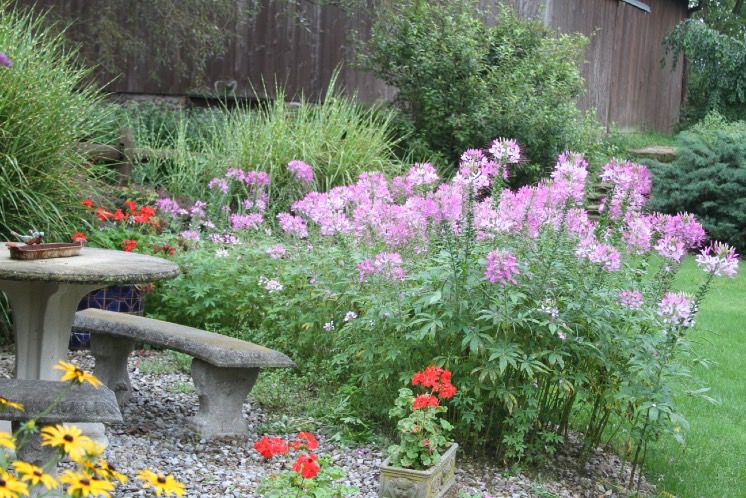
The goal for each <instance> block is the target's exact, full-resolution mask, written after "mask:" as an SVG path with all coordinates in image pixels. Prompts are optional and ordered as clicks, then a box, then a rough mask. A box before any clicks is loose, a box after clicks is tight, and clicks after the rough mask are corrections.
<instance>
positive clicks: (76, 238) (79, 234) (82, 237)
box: [70, 232, 88, 242]
mask: <svg viewBox="0 0 746 498" xmlns="http://www.w3.org/2000/svg"><path fill="white" fill-rule="evenodd" d="M70 238H71V239H72V241H73V242H77V241H79V240H82V241H83V242H85V241H86V240H88V237H86V236H85V234H84V233H83V232H75V233H74V234H72V236H71V237H70Z"/></svg>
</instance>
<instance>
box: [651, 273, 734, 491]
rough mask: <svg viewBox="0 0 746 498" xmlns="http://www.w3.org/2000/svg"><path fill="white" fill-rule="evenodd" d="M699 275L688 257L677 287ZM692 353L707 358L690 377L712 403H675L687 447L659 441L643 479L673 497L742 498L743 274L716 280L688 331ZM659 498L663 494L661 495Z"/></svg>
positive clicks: (686, 286)
mask: <svg viewBox="0 0 746 498" xmlns="http://www.w3.org/2000/svg"><path fill="white" fill-rule="evenodd" d="M701 278H702V273H701V271H700V270H698V269H697V268H696V265H695V264H694V261H693V260H692V259H691V258H690V259H689V260H688V261H687V262H686V264H685V265H684V267H683V268H682V270H681V273H680V274H679V276H678V279H677V286H678V287H680V289H682V290H686V291H689V292H693V291H694V290H696V286H697V284H698V282H700V281H701ZM693 334H694V337H695V338H696V339H695V340H696V341H697V345H696V348H695V351H696V352H697V353H698V354H700V355H702V356H704V357H705V358H707V359H709V360H711V365H710V367H709V369H705V368H698V369H697V370H696V373H697V375H698V376H700V377H701V378H702V379H704V380H705V382H706V383H707V385H709V386H710V387H711V388H712V390H711V392H710V393H708V394H710V395H711V396H712V397H713V398H715V399H716V400H717V401H718V404H712V403H709V402H707V401H705V400H702V399H694V398H684V399H680V400H678V401H679V403H680V406H681V407H682V412H683V413H684V414H685V415H686V417H687V419H688V420H689V422H690V424H691V429H690V430H689V432H688V434H687V435H686V437H687V448H686V450H684V451H682V449H681V447H680V446H679V445H678V444H677V443H676V442H675V441H672V440H668V439H667V440H662V441H660V444H659V445H658V446H659V447H658V448H657V450H656V451H655V452H653V453H652V454H650V455H649V459H648V464H647V474H648V477H649V478H650V479H651V480H652V481H653V482H656V483H657V484H658V489H659V490H661V491H667V492H669V493H672V494H674V495H676V496H677V497H678V498H700V497H704V498H720V497H722V498H726V497H727V498H738V497H746V368H744V367H746V274H745V272H744V269H741V271H740V274H739V275H738V277H737V278H736V279H716V280H715V281H714V283H713V285H712V287H711V289H710V292H709V294H708V295H707V297H706V298H705V300H704V302H703V304H702V306H701V310H700V313H699V315H698V326H697V329H696V330H695V331H694V332H693ZM663 496H665V495H663Z"/></svg>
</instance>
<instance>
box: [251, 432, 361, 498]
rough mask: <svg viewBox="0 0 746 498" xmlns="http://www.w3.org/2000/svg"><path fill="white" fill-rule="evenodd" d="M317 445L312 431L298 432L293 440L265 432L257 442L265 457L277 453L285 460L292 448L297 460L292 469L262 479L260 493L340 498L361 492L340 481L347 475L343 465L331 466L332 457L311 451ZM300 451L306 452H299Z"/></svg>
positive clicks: (276, 497)
mask: <svg viewBox="0 0 746 498" xmlns="http://www.w3.org/2000/svg"><path fill="white" fill-rule="evenodd" d="M318 447H319V442H318V441H317V440H316V436H314V435H313V434H311V433H310V432H299V433H298V437H297V438H296V439H294V440H293V441H287V440H285V439H283V438H279V437H267V436H266V435H265V436H264V437H263V438H262V439H260V440H259V441H257V442H256V443H254V449H255V450H256V451H257V452H259V454H260V455H262V457H263V458H264V459H265V460H269V459H271V458H273V457H275V456H280V457H283V458H285V459H286V457H287V456H288V455H289V453H290V452H291V451H292V452H293V453H295V454H296V455H295V456H294V457H293V458H295V460H293V463H292V464H291V465H290V469H291V470H288V471H285V472H282V473H280V474H270V475H267V476H265V477H264V478H262V481H261V482H260V483H259V487H258V488H257V493H259V494H260V496H263V497H267V498H273V497H274V498H285V497H298V498H301V497H319V498H322V497H323V498H336V497H340V498H341V497H343V496H351V495H353V494H355V493H357V492H358V491H359V489H358V488H357V487H355V486H348V485H345V484H342V483H340V482H338V481H340V480H342V479H344V478H345V476H346V475H347V473H346V472H345V471H344V470H343V469H342V467H338V466H334V465H332V459H331V458H329V457H321V458H319V457H317V456H316V455H315V454H314V453H312V450H316V449H317V448H318ZM301 451H303V452H302V453H299V452H301ZM290 460H292V458H291V459H290ZM290 460H287V462H286V463H289V462H290Z"/></svg>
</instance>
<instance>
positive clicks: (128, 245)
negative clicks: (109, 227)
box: [122, 240, 137, 252]
mask: <svg viewBox="0 0 746 498" xmlns="http://www.w3.org/2000/svg"><path fill="white" fill-rule="evenodd" d="M136 248H137V241H136V240H123V241H122V249H124V250H125V252H132V250H133V249H136Z"/></svg>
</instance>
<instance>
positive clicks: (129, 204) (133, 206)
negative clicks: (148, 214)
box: [124, 201, 137, 216]
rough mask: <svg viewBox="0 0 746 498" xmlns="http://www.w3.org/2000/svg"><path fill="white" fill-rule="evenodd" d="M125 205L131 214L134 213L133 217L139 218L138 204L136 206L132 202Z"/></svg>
mask: <svg viewBox="0 0 746 498" xmlns="http://www.w3.org/2000/svg"><path fill="white" fill-rule="evenodd" d="M124 205H125V206H127V207H128V208H129V210H130V213H132V214H133V215H135V216H137V204H135V203H134V202H132V201H127V202H125V203H124Z"/></svg>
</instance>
